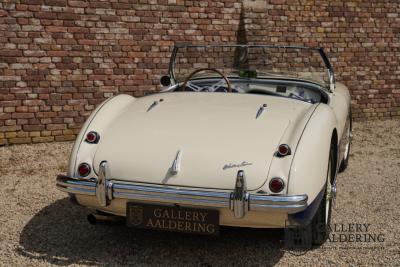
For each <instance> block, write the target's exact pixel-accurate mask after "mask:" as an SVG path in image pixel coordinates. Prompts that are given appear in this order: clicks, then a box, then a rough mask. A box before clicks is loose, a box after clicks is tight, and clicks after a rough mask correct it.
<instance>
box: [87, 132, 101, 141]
mask: <svg viewBox="0 0 400 267" xmlns="http://www.w3.org/2000/svg"><path fill="white" fill-rule="evenodd" d="M99 139H100V135H99V134H98V133H97V132H95V131H91V132H88V133H87V134H86V139H85V141H86V142H88V143H91V144H96V143H98V142H99Z"/></svg>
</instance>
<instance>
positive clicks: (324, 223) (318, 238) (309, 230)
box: [297, 145, 336, 248]
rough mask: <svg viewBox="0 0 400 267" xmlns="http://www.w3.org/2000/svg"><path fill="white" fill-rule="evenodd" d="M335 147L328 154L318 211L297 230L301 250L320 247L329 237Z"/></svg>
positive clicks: (334, 172)
mask: <svg viewBox="0 0 400 267" xmlns="http://www.w3.org/2000/svg"><path fill="white" fill-rule="evenodd" d="M335 151H336V150H335V146H334V145H332V146H331V149H330V153H329V163H328V170H327V175H326V184H325V187H324V196H323V198H322V200H321V203H320V204H319V206H318V209H317V211H316V213H315V215H314V217H313V218H312V220H311V223H309V224H308V225H307V226H302V227H300V228H298V230H297V231H298V234H297V235H298V238H299V241H298V243H300V244H302V245H303V248H307V247H308V248H310V247H311V246H312V245H321V244H323V243H324V242H325V241H326V240H327V238H328V237H329V232H330V223H331V212H332V198H333V194H332V186H333V185H332V184H333V182H334V179H335V174H336V171H335V166H336V163H335V157H336V152H335Z"/></svg>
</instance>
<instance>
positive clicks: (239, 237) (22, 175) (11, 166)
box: [0, 120, 400, 266]
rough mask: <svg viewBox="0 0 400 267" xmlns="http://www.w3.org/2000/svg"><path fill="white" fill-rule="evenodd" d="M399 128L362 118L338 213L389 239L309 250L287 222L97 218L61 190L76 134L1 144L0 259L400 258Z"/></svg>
mask: <svg viewBox="0 0 400 267" xmlns="http://www.w3.org/2000/svg"><path fill="white" fill-rule="evenodd" d="M399 128H400V121H399V120H388V121H368V122H362V123H355V124H354V141H353V145H352V151H351V157H350V163H349V167H348V169H347V170H346V171H345V172H344V173H341V174H339V176H338V198H337V200H336V206H335V208H334V210H333V215H332V216H333V223H336V224H337V225H342V224H343V225H348V224H353V223H368V224H370V226H369V229H368V232H367V233H365V232H364V233H362V234H382V236H383V237H384V241H383V242H369V243H366V242H363V243H360V242H329V241H328V242H326V243H325V244H324V245H322V246H320V247H316V248H313V249H311V250H309V251H306V252H302V253H298V252H296V251H291V250H288V249H286V248H285V246H284V244H283V241H282V240H283V236H284V234H283V233H284V232H283V230H268V229H246V228H232V227H223V228H222V229H221V234H220V235H219V236H218V237H208V236H197V235H188V234H176V233H168V232H159V231H149V230H139V229H133V228H127V227H125V226H124V225H97V226H93V225H90V224H88V223H87V221H86V216H87V214H88V213H89V210H87V209H86V208H84V207H80V206H76V205H73V204H72V203H71V202H70V201H69V200H68V198H67V196H66V194H64V193H62V192H59V191H58V190H57V189H56V188H55V177H56V175H57V174H59V173H63V172H65V171H66V168H67V163H68V157H69V153H70V151H71V148H72V143H71V142H63V143H47V144H33V145H14V146H9V147H0V181H1V185H2V186H1V188H0V266H48V265H63V266H65V265H71V266H94V265H96V266H99V265H100V266H122V265H123V266H126V265H137V266H148V265H150V266H154V265H155V266H158V265H164V266H193V265H194V266H222V265H224V266H231V265H234V266H243V265H251V266H271V265H277V266H359V265H362V266H376V265H380V266H399V265H400V241H399V240H400V235H399V234H400V231H399V230H400V224H399V222H398V221H399V218H400V209H399V205H400V194H399V191H400V190H399V189H400V175H399V174H400V160H399V159H400V135H399ZM334 233H335V234H340V232H334ZM331 234H332V233H331ZM345 234H349V232H345Z"/></svg>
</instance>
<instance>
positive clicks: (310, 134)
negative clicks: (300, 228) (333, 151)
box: [288, 104, 337, 205]
mask: <svg viewBox="0 0 400 267" xmlns="http://www.w3.org/2000/svg"><path fill="white" fill-rule="evenodd" d="M336 127H337V120H336V117H335V115H334V113H333V111H332V109H331V108H330V107H329V106H327V105H324V104H320V105H319V106H318V107H317V109H316V110H315V112H314V113H313V115H312V117H311V118H310V120H309V121H308V124H307V125H306V127H305V129H304V132H303V134H302V136H301V138H300V140H299V144H298V146H297V149H296V152H295V155H294V159H293V162H292V165H291V168H290V173H289V182H288V194H290V195H301V194H307V195H308V203H307V204H308V205H310V204H311V203H312V202H313V201H314V199H316V197H317V196H318V194H319V193H320V192H321V190H322V189H323V188H324V186H325V183H326V178H327V170H328V161H329V151H330V147H331V140H332V134H333V132H334V131H335V129H336Z"/></svg>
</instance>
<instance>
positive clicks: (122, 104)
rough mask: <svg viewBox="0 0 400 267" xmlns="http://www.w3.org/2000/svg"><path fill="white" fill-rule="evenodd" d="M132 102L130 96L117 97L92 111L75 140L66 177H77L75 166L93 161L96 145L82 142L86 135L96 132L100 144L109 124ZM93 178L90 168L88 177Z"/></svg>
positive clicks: (132, 99)
mask: <svg viewBox="0 0 400 267" xmlns="http://www.w3.org/2000/svg"><path fill="white" fill-rule="evenodd" d="M134 100H135V98H134V97H132V96H130V95H117V96H115V97H112V98H109V99H107V100H105V101H104V102H103V103H101V104H100V105H99V106H98V107H97V108H96V109H95V111H93V113H92V114H91V115H90V116H89V118H88V119H87V120H86V122H85V124H84V125H83V127H82V128H81V131H80V133H79V135H78V137H77V138H76V140H75V144H74V147H73V149H72V152H71V156H70V159H69V167H68V176H70V177H78V174H77V173H76V169H77V166H78V165H79V164H80V163H82V162H87V163H89V164H91V163H92V161H93V157H94V153H95V152H96V148H97V145H96V144H89V143H87V142H85V141H84V139H85V136H86V133H88V132H90V131H96V132H97V133H98V134H99V135H100V142H101V136H102V133H104V131H105V130H106V129H107V126H108V125H109V124H110V122H111V121H112V120H113V119H115V118H116V117H117V116H118V115H119V114H120V113H121V112H123V110H124V109H125V108H126V107H127V106H128V105H129V104H130V103H132V101H134ZM93 176H96V174H95V173H94V168H93V167H92V172H91V173H90V175H89V176H88V177H89V178H91V177H93Z"/></svg>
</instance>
